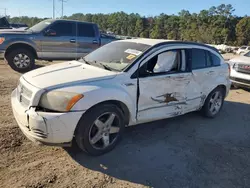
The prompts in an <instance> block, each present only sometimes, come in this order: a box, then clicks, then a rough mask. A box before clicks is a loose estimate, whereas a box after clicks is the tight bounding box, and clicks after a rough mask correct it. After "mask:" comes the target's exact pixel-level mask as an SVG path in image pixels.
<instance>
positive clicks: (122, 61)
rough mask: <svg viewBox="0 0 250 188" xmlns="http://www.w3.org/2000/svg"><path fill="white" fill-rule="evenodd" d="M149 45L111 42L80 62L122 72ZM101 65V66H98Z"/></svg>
mask: <svg viewBox="0 0 250 188" xmlns="http://www.w3.org/2000/svg"><path fill="white" fill-rule="evenodd" d="M148 48H150V46H149V45H146V44H141V43H135V42H125V41H119V42H112V43H109V44H106V45H104V46H103V47H101V48H99V49H97V50H95V51H93V52H92V53H90V54H88V55H87V56H85V57H84V58H83V59H82V60H80V61H84V62H85V63H89V64H91V65H94V66H95V65H96V66H99V67H103V68H104V69H108V70H111V71H119V72H120V71H122V70H124V69H125V68H126V67H127V66H128V65H129V64H131V63H133V62H134V61H135V59H136V58H137V57H139V56H140V55H141V54H142V53H143V52H145V51H146V50H147V49H148ZM100 65H101V66H100Z"/></svg>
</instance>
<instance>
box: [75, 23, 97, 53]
mask: <svg viewBox="0 0 250 188" xmlns="http://www.w3.org/2000/svg"><path fill="white" fill-rule="evenodd" d="M96 27H97V26H96V25H94V24H91V23H81V22H79V23H78V25H77V56H78V57H83V56H85V55H86V54H88V53H90V52H92V51H93V50H95V49H97V48H98V47H99V46H100V34H99V32H98V29H97V28H96Z"/></svg>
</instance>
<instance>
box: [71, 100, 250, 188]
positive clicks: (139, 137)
mask: <svg viewBox="0 0 250 188" xmlns="http://www.w3.org/2000/svg"><path fill="white" fill-rule="evenodd" d="M249 122H250V105H247V104H241V103H234V102H225V104H224V108H223V111H222V112H221V113H220V115H219V116H218V117H217V118H215V119H206V118H203V117H201V116H199V113H191V114H187V115H184V116H181V117H178V118H173V119H168V120H162V121H158V122H154V123H147V124H142V125H138V126H135V127H130V128H127V129H126V132H125V135H124V137H123V140H122V141H121V143H119V145H118V146H117V147H116V148H115V149H114V150H113V151H111V152H110V153H108V154H106V155H103V156H99V157H91V156H87V155H86V154H84V153H82V152H79V151H78V152H76V150H68V153H69V155H70V156H71V157H72V158H73V159H74V160H75V161H76V162H77V163H79V164H80V165H82V166H83V167H86V168H88V169H91V170H94V171H99V172H102V173H104V174H107V175H110V176H112V177H115V178H118V179H121V180H125V181H129V182H133V183H138V184H141V185H145V186H152V187H164V188H165V187H245V186H247V185H249V184H250V178H249V175H250V168H249V167H250V147H249V143H250V135H249V134H250V126H249Z"/></svg>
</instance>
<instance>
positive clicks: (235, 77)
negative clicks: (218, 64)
mask: <svg viewBox="0 0 250 188" xmlns="http://www.w3.org/2000/svg"><path fill="white" fill-rule="evenodd" d="M230 80H231V82H232V83H233V84H236V85H240V86H242V87H248V88H249V87H250V74H245V73H241V72H237V71H235V70H234V69H231V74H230Z"/></svg>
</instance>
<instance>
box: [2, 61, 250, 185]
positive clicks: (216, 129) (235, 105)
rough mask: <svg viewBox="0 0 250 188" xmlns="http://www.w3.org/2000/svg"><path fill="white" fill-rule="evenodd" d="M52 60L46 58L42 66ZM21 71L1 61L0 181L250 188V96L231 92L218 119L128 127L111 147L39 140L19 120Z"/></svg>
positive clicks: (189, 117) (190, 117)
mask: <svg viewBox="0 0 250 188" xmlns="http://www.w3.org/2000/svg"><path fill="white" fill-rule="evenodd" d="M44 65H46V64H45V63H44V62H42V63H40V66H44ZM19 77H20V74H18V73H16V72H14V71H12V70H11V69H10V68H9V67H8V66H7V65H6V64H5V63H4V62H3V61H0V106H1V108H0V128H1V131H0V187H4V188H5V187H11V188H15V187H28V188H45V187H55V188H58V187H65V188H66V187H84V188H85V187H86V188H88V187H89V188H90V187H92V188H93V187H96V188H99V187H110V188H117V187H132V188H133V187H136V188H138V187H160V188H161V187H162V188H167V187H173V188H174V187H177V188H179V187H185V188H187V187H190V188H195V187H202V188H206V187H209V188H210V187H213V188H217V187H225V188H230V187H237V188H238V187H248V186H249V185H250V147H249V143H250V123H249V122H250V94H249V92H248V91H246V90H242V89H238V90H231V91H230V94H229V96H228V97H227V99H226V102H225V105H224V108H223V110H222V111H221V113H220V115H219V116H218V117H217V118H215V119H206V118H203V117H201V116H200V115H199V113H190V114H187V115H184V116H181V117H177V118H173V119H168V120H162V121H158V122H154V123H148V124H142V125H138V126H135V127H130V128H127V129H126V132H125V135H124V138H123V140H122V141H121V143H120V144H119V145H118V147H116V148H115V150H113V151H112V152H110V153H108V154H106V155H104V156H100V157H90V156H87V155H85V154H84V153H82V152H79V151H78V150H76V149H63V148H56V147H46V146H37V145H35V144H34V143H32V142H30V141H28V140H27V139H26V138H25V137H24V136H23V134H22V133H21V131H20V130H19V128H18V127H17V124H16V122H15V120H14V118H13V115H12V111H11V106H10V94H11V91H12V90H13V89H14V88H15V87H16V85H17V81H18V78H19Z"/></svg>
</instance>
